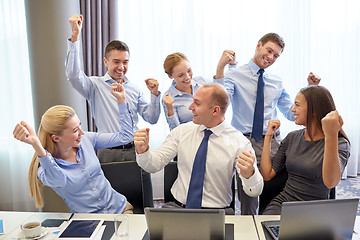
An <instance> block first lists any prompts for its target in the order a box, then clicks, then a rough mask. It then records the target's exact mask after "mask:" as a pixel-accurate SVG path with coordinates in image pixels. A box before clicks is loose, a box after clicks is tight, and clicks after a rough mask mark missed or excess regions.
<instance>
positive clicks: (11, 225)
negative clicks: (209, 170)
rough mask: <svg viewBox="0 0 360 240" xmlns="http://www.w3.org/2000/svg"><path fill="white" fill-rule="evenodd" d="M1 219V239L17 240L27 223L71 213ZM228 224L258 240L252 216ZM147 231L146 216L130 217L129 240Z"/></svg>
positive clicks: (3, 214)
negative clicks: (4, 228) (2, 227)
mask: <svg viewBox="0 0 360 240" xmlns="http://www.w3.org/2000/svg"><path fill="white" fill-rule="evenodd" d="M0 216H1V218H3V219H4V222H5V223H6V225H7V229H6V233H7V234H6V235H5V236H1V238H0V239H16V237H17V234H18V233H19V232H20V227H19V226H20V225H21V224H23V223H25V222H31V221H39V222H42V221H43V220H45V219H47V218H69V217H70V213H43V212H2V211H0ZM114 216H115V215H114V214H83V213H77V214H74V216H73V219H104V220H114ZM225 222H226V223H233V224H234V239H247V240H253V239H254V240H257V239H258V236H257V231H256V228H255V224H254V220H253V217H252V216H225ZM146 229H147V225H146V219H145V215H143V214H130V215H129V239H130V240H132V239H134V240H141V239H142V237H143V236H144V234H145V232H146Z"/></svg>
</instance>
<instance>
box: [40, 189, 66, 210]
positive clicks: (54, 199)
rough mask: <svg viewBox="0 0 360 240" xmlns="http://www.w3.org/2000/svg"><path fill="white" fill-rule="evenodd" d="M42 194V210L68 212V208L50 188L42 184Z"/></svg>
mask: <svg viewBox="0 0 360 240" xmlns="http://www.w3.org/2000/svg"><path fill="white" fill-rule="evenodd" d="M42 196H43V199H44V206H43V207H42V211H43V212H70V208H69V207H68V206H67V205H66V203H65V202H64V200H63V199H62V198H61V197H60V196H59V195H58V194H57V193H56V192H55V191H54V190H52V188H50V187H48V186H44V187H43V188H42Z"/></svg>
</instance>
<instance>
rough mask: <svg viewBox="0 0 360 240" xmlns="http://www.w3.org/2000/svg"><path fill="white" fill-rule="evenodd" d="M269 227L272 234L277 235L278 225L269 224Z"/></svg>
mask: <svg viewBox="0 0 360 240" xmlns="http://www.w3.org/2000/svg"><path fill="white" fill-rule="evenodd" d="M269 228H270V231H271V232H272V233H273V234H274V236H276V237H279V226H269Z"/></svg>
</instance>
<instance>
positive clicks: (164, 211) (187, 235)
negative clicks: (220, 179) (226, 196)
mask: <svg viewBox="0 0 360 240" xmlns="http://www.w3.org/2000/svg"><path fill="white" fill-rule="evenodd" d="M145 217H146V222H147V226H148V231H147V232H146V233H145V235H144V238H143V240H145V239H150V240H155V239H164V240H175V239H190V240H191V239H219V240H220V239H221V240H224V239H228V238H227V237H226V238H225V210H224V209H185V208H145ZM233 226H234V225H231V226H230V228H231V227H232V228H231V229H229V230H230V231H229V232H230V234H229V235H231V234H232V238H231V239H233V236H234V228H233ZM231 231H232V232H231Z"/></svg>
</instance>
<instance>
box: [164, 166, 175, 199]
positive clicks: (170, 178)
mask: <svg viewBox="0 0 360 240" xmlns="http://www.w3.org/2000/svg"><path fill="white" fill-rule="evenodd" d="M177 176H178V168H177V162H175V161H174V162H173V161H171V162H169V163H168V165H166V166H165V168H164V201H165V202H173V201H174V200H175V198H174V196H173V195H172V194H171V191H170V189H171V187H172V185H173V184H174V182H175V180H176V178H177Z"/></svg>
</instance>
